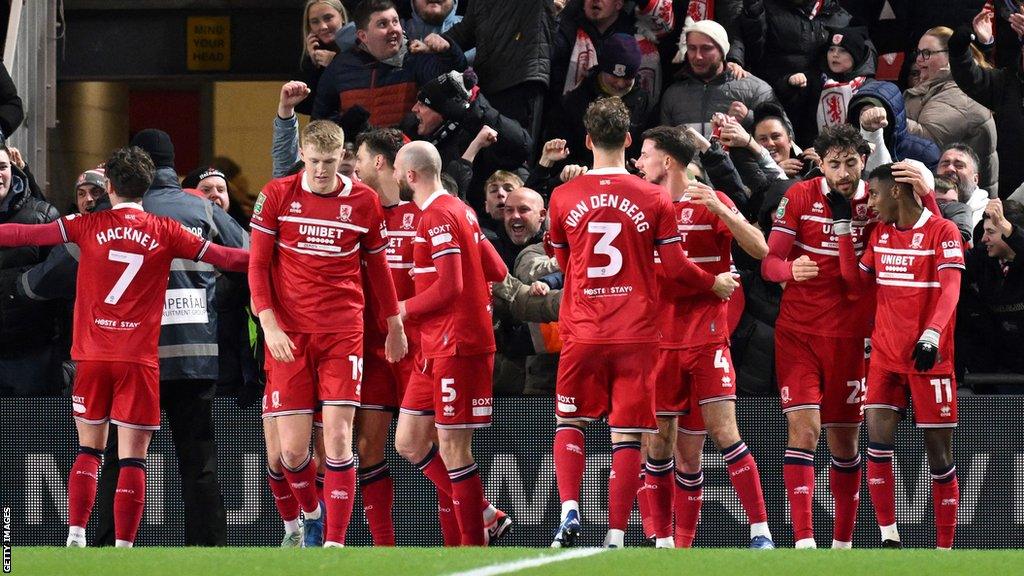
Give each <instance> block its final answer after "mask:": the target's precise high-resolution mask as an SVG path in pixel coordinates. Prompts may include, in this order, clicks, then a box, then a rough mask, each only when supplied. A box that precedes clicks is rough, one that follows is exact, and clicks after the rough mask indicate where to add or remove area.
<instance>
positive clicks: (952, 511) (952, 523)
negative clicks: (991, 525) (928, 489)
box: [932, 465, 960, 548]
mask: <svg viewBox="0 0 1024 576" xmlns="http://www.w3.org/2000/svg"><path fill="white" fill-rule="evenodd" d="M932 505H933V506H934V507H935V546H936V547H937V548H952V547H953V537H954V535H955V534H956V511H957V508H959V506H960V484H959V483H958V482H957V479H956V466H953V465H950V466H949V467H948V468H943V469H940V470H932Z"/></svg>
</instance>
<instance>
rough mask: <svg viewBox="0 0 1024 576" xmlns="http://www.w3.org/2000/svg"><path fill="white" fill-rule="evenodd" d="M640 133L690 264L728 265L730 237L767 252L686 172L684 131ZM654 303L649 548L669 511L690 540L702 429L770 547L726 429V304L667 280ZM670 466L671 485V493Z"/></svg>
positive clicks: (754, 482)
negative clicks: (657, 308) (657, 346)
mask: <svg viewBox="0 0 1024 576" xmlns="http://www.w3.org/2000/svg"><path fill="white" fill-rule="evenodd" d="M643 138H644V142H643V148H642V150H641V152H640V158H639V159H637V163H636V166H637V168H638V169H639V170H640V171H641V172H642V173H643V178H644V179H645V180H647V181H648V182H651V183H653V184H658V185H660V186H663V187H665V188H666V189H667V190H668V191H669V194H670V195H671V198H672V206H673V209H674V210H675V216H676V222H677V228H678V230H679V236H680V238H682V247H683V251H684V252H686V255H687V257H688V258H689V259H690V260H691V261H693V262H694V263H696V264H697V265H698V266H700V267H701V268H702V269H704V270H705V271H707V272H708V273H710V274H721V273H726V272H729V271H730V269H731V267H732V255H731V252H730V251H731V248H732V241H733V238H735V239H736V242H737V244H738V245H739V246H740V248H742V249H743V250H744V251H746V252H747V253H748V254H750V255H751V256H753V257H754V258H763V257H764V255H765V254H767V253H768V245H767V244H766V243H765V240H764V234H763V233H762V232H761V231H760V230H759V229H758V228H757V227H755V226H753V225H752V224H750V223H749V222H747V221H746V220H745V219H744V218H743V216H741V215H740V213H739V210H737V209H736V206H734V205H733V203H732V200H730V199H729V197H728V196H726V195H725V194H723V193H721V192H716V191H715V190H712V189H711V188H710V187H708V186H705V185H703V184H701V183H700V182H696V181H692V180H690V178H689V177H688V176H687V174H686V167H687V165H689V163H690V161H691V160H692V159H693V156H694V153H695V152H696V148H695V146H694V144H693V141H692V140H691V139H690V137H689V136H688V135H687V134H686V132H685V131H684V130H682V129H681V128H674V127H667V126H659V127H657V128H652V129H650V130H648V131H646V132H644V134H643ZM661 306H662V309H661V313H660V314H658V318H659V322H658V326H659V328H660V329H661V350H660V352H659V354H658V363H657V366H656V368H655V372H656V376H655V382H656V384H655V387H656V396H657V402H656V406H655V408H656V413H657V416H658V433H657V434H650V435H648V436H647V437H646V438H645V439H646V441H647V465H646V470H645V476H646V484H645V488H646V489H645V490H644V491H642V492H641V493H640V494H641V497H642V498H648V499H649V500H648V503H649V504H650V505H649V506H648V507H647V508H648V509H649V510H650V513H651V517H652V519H653V521H654V532H655V534H654V535H655V537H656V538H657V540H656V543H655V545H656V546H662V547H667V546H668V545H669V544H670V543H672V540H673V539H672V517H673V509H674V511H675V524H676V528H675V544H676V545H677V546H680V547H684V548H689V547H690V546H691V545H692V544H693V537H694V534H695V533H696V529H697V520H698V518H699V517H700V507H701V500H702V489H701V485H702V482H703V472H702V471H701V463H700V460H701V454H702V452H703V448H704V439H705V436H707V435H708V434H709V433H710V435H711V440H712V441H713V442H714V443H715V445H716V446H718V448H719V449H720V450H721V452H722V457H723V458H725V461H726V465H727V468H728V470H729V479H730V480H731V481H732V484H733V487H734V488H735V489H736V494H737V496H739V499H740V502H742V504H743V508H744V510H746V512H747V517H748V519H749V520H750V546H751V547H752V548H773V547H774V543H773V542H772V537H771V531H770V530H769V529H768V516H767V514H766V512H765V506H764V494H763V493H762V491H761V476H760V473H759V472H758V469H757V463H756V462H755V461H754V457H753V456H752V455H751V454H750V450H749V449H748V448H747V445H746V444H745V443H744V442H743V440H742V439H741V438H740V433H739V430H738V429H737V427H736V403H735V400H736V372H735V371H734V370H733V367H732V366H733V364H732V356H731V355H730V354H729V327H728V321H727V313H728V303H727V302H726V301H725V300H722V299H721V298H719V297H718V296H716V295H715V294H713V293H711V292H703V293H701V292H697V291H694V290H682V291H681V290H679V289H678V288H677V287H675V286H671V285H669V286H665V287H664V288H663V289H662V293H661ZM687 404H689V410H688V411H687V410H685V409H686V408H687ZM677 432H678V434H677ZM677 437H678V439H677ZM673 454H674V455H675V457H676V461H675V465H674V466H673V461H672V457H673ZM673 468H675V477H676V482H675V485H676V487H677V488H678V490H673V483H672V476H671V473H672V471H673ZM673 500H674V501H675V504H674V505H673Z"/></svg>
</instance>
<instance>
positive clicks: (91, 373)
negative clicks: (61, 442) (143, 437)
mask: <svg viewBox="0 0 1024 576" xmlns="http://www.w3.org/2000/svg"><path fill="white" fill-rule="evenodd" d="M71 408H72V412H73V413H74V417H75V420H78V421H80V422H84V423H86V424H103V423H104V422H107V421H108V420H109V421H110V422H111V423H113V424H116V425H118V426H124V427H125V428H136V429H139V430H159V429H160V369H159V368H157V367H156V366H147V365H145V364H138V363H135V362H104V361H100V360H82V361H80V362H78V368H77V370H76V372H75V385H74V387H73V392H72V395H71Z"/></svg>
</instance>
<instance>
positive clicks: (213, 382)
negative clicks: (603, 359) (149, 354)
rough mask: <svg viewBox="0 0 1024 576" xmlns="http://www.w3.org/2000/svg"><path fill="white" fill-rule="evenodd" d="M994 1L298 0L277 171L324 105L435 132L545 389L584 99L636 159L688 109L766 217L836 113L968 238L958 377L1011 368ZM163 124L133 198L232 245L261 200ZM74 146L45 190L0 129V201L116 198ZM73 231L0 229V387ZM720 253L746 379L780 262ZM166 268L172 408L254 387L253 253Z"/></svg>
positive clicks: (722, 174) (1009, 212)
mask: <svg viewBox="0 0 1024 576" xmlns="http://www.w3.org/2000/svg"><path fill="white" fill-rule="evenodd" d="M926 4H927V6H925V5H926ZM994 4H995V5H994V6H993V3H991V2H990V3H985V2H983V1H982V0H963V1H957V2H952V1H950V2H943V1H940V0H936V1H933V2H927V3H926V2H915V1H906V2H888V1H886V2H874V1H865V2H861V1H844V0H517V1H512V2H509V1H495V0H462V1H461V2H459V1H457V0H394V1H392V0H362V1H348V0H345V1H340V0H308V1H306V2H305V3H304V6H303V5H299V6H297V7H296V14H297V16H298V14H299V12H300V11H301V16H302V38H301V58H300V59H298V61H297V62H296V70H295V75H294V76H293V80H291V81H289V82H287V83H285V84H284V85H283V86H282V88H281V94H280V102H279V106H278V108H277V114H276V116H275V117H273V118H272V119H271V118H270V112H269V111H268V118H267V120H268V123H269V122H271V121H272V122H273V128H274V141H273V143H272V149H271V155H272V161H273V166H274V169H273V174H274V176H275V177H277V176H282V175H284V174H288V173H291V172H292V171H294V170H295V168H296V162H297V160H298V138H297V133H298V126H299V122H298V118H297V115H310V116H311V118H313V119H320V118H325V119H331V120H334V121H335V122H337V123H339V124H340V125H341V126H342V127H343V128H344V129H345V134H346V141H349V142H353V143H354V142H355V140H356V137H357V136H358V135H359V134H360V133H362V132H364V131H366V130H368V129H370V128H377V127H386V126H394V127H398V128H399V129H401V131H402V132H403V133H404V136H405V137H406V138H408V139H410V140H416V139H421V140H427V141H430V142H432V143H433V144H435V145H436V146H437V147H438V149H439V151H440V152H441V156H442V159H443V162H444V175H445V177H444V182H445V186H446V187H447V188H448V189H449V191H450V192H451V193H453V194H456V195H458V196H459V197H461V198H462V199H463V200H465V201H466V202H467V203H468V204H469V205H470V206H472V207H473V208H474V209H475V210H476V211H477V213H478V214H479V215H480V222H481V227H482V229H483V230H484V233H485V234H486V235H487V236H488V238H489V239H490V240H491V241H492V242H493V243H494V245H495V246H496V247H497V248H498V250H499V252H500V254H501V256H502V258H503V259H504V260H505V263H506V264H507V265H508V268H509V270H510V274H509V276H508V277H507V278H506V279H505V281H504V282H501V283H498V284H496V285H495V286H494V289H493V295H494V310H495V314H494V322H495V331H496V334H497V335H498V342H499V357H498V360H497V361H496V364H495V372H496V379H495V391H496V393H498V394H522V393H525V394H551V393H552V390H553V388H554V375H555V373H556V367H557V362H558V352H559V350H560V348H561V341H560V339H559V337H558V324H557V320H558V310H559V304H560V297H561V287H562V274H561V272H560V271H559V269H558V265H557V262H556V261H555V260H554V258H553V257H551V255H550V254H548V253H547V252H546V251H545V242H544V237H545V231H546V210H545V206H546V204H547V200H548V199H549V198H550V195H551V193H552V191H553V190H554V188H555V187H556V186H558V185H559V184H561V183H563V182H566V181H568V180H569V179H571V178H573V177H574V176H576V175H579V174H583V173H585V172H586V171H587V170H588V165H589V164H590V163H591V162H592V155H591V153H590V151H589V149H588V146H587V142H586V137H585V131H584V129H583V124H582V118H583V113H584V111H585V110H586V108H587V106H588V105H589V104H590V103H592V102H594V101H596V100H598V99H600V98H604V97H607V96H617V97H619V98H621V99H622V100H623V102H624V103H625V104H626V106H627V108H628V109H629V111H630V115H631V130H630V132H631V135H632V146H631V147H630V148H629V150H628V157H629V158H630V159H636V158H638V157H639V153H640V145H641V144H642V138H641V134H643V133H644V131H646V130H648V129H650V128H654V127H657V126H672V127H682V128H684V129H686V131H687V133H688V134H689V136H690V138H692V139H693V141H694V143H695V144H696V147H697V150H698V155H697V157H696V158H695V159H694V162H693V163H692V164H691V165H690V167H689V174H690V175H691V176H692V177H694V178H697V179H700V180H702V181H704V182H706V183H708V184H710V185H711V186H713V187H714V188H715V189H717V190H720V191H722V192H723V193H725V194H726V195H727V196H728V197H729V199H730V200H732V202H733V203H734V204H735V205H736V206H737V208H738V209H739V210H740V212H741V213H742V215H743V216H744V217H745V218H746V219H747V221H749V222H751V223H753V224H755V225H756V226H759V227H760V229H761V231H762V232H763V233H764V234H765V235H766V236H767V233H768V231H769V226H770V222H771V216H772V214H773V213H774V211H775V209H776V206H777V205H778V203H779V200H780V198H781V197H782V196H783V194H784V193H785V191H786V190H787V189H788V188H789V186H791V185H792V184H793V183H795V182H798V181H800V180H803V179H806V178H809V177H813V176H815V175H818V174H819V163H820V159H819V156H818V152H820V151H815V150H814V148H813V146H812V144H813V142H814V139H815V137H816V136H817V134H818V132H819V130H821V129H822V128H825V127H828V126H833V125H836V124H844V123H845V124H852V125H853V126H855V127H856V128H858V129H859V130H860V131H861V133H862V134H863V135H864V137H865V138H866V140H867V141H868V142H870V143H871V146H872V148H871V150H870V151H869V155H868V161H867V167H868V169H870V168H871V167H873V166H878V165H881V164H885V163H888V162H893V161H904V160H906V161H910V164H908V165H910V166H914V167H915V170H917V171H918V172H919V174H918V175H917V176H916V177H915V181H919V182H921V184H920V185H921V186H923V187H925V188H927V189H931V190H935V191H936V198H937V200H938V202H939V205H940V208H941V211H942V215H943V216H944V217H946V218H948V219H950V220H952V221H954V222H955V223H956V224H957V226H958V228H959V229H960V230H961V233H962V235H963V237H964V239H965V241H966V242H967V243H968V244H969V248H968V250H967V261H968V270H967V274H965V275H964V277H963V289H962V292H961V294H962V295H961V301H960V306H959V314H958V319H957V355H958V358H957V369H958V374H957V375H958V377H959V378H960V379H961V384H963V382H968V383H970V382H972V379H971V377H970V375H983V374H991V373H1016V374H1021V373H1024V364H1022V359H1024V338H1022V337H1021V330H1022V329H1024V275H1022V273H1021V271H1020V270H1019V268H1020V266H1018V264H1017V261H1016V260H1015V256H1016V254H1017V253H1019V251H1020V250H1024V231H1022V230H1024V228H1022V226H1024V206H1022V205H1021V201H1024V162H1021V161H1019V159H1018V158H1017V156H1019V154H1020V152H1019V148H1020V147H1019V146H1018V144H1019V142H1018V140H1019V139H1020V138H1022V136H1021V135H1022V134H1024V88H1022V84H1021V82H1020V78H1021V77H1022V76H1021V75H1022V74H1024V69H1022V57H1021V51H1020V46H1021V45H1022V44H1024V8H1021V9H1018V10H1017V11H1016V12H1013V11H1011V10H1010V8H1009V7H1008V5H1004V4H1006V3H1003V2H996V3H994ZM925 25H927V27H925ZM297 44H298V43H297ZM22 110H23V103H22V101H21V99H20V98H19V97H18V94H17V90H16V87H15V86H14V85H13V82H12V81H11V78H10V76H9V75H8V74H7V72H6V70H4V71H3V74H2V75H0V137H3V138H6V137H9V136H10V135H11V134H12V133H13V132H14V131H15V130H16V129H17V128H18V126H19V124H20V123H21V122H22V120H23V117H24V114H23V111H22ZM197 121H198V119H197ZM161 134H162V133H159V134H157V133H153V132H144V133H140V134H139V135H135V138H137V139H138V138H141V139H142V140H141V141H140V142H141V143H143V144H145V145H148V146H149V148H152V149H153V150H154V152H155V155H154V156H153V158H154V160H155V161H156V164H157V165H158V166H164V167H163V168H161V169H160V171H158V178H157V182H155V183H154V189H153V190H151V192H150V193H149V194H148V195H147V197H146V200H147V209H150V208H152V209H153V210H157V211H160V210H163V211H164V212H161V213H165V212H166V213H168V214H171V215H172V216H175V217H177V218H179V219H181V220H182V221H183V222H186V225H187V226H189V227H193V228H197V229H201V231H202V232H201V233H203V234H204V235H208V236H213V237H216V238H218V239H219V241H222V242H224V243H226V244H229V245H233V246H234V245H243V244H244V243H245V242H246V234H245V229H246V228H247V227H248V219H249V215H250V213H251V210H252V205H251V200H249V201H247V200H246V199H245V197H244V195H239V194H237V193H236V191H235V190H234V188H235V187H236V184H234V183H233V178H234V173H235V172H237V166H234V167H233V168H232V167H227V166H225V165H222V164H218V163H217V162H214V161H213V160H212V159H211V160H210V162H209V163H207V164H204V165H201V166H198V167H196V168H195V170H193V171H191V172H190V173H189V174H187V175H186V176H185V178H184V180H183V181H181V183H180V184H179V176H178V175H177V174H175V173H174V171H173V170H172V169H170V168H169V167H167V166H168V165H167V162H166V155H167V154H168V153H170V154H173V145H172V144H171V143H170V142H169V141H164V139H165V138H166V135H165V134H163V135H162V136H161ZM149 148H147V149H149ZM168 150H170V152H168ZM154 152H151V154H154ZM866 152H867V151H866ZM356 161H357V160H356V150H355V147H350V149H349V151H348V153H347V155H346V159H345V162H344V163H343V165H342V171H343V172H345V173H346V174H347V175H351V173H352V171H353V167H354V166H355V163H356ZM77 168H78V169H81V170H83V171H82V173H81V176H80V177H79V178H78V179H77V181H76V183H75V200H76V201H75V204H74V206H70V207H63V206H58V207H55V206H53V205H51V204H50V203H48V202H47V194H46V191H44V190H42V189H40V187H39V186H38V184H37V183H36V181H35V178H34V177H33V176H32V173H31V169H30V167H29V166H27V165H26V164H25V162H24V161H23V159H22V156H21V154H20V153H19V151H18V150H17V149H15V148H11V147H8V146H6V145H5V146H4V147H3V148H2V149H0V222H3V223H5V222H18V223H32V222H48V221H52V220H54V219H55V218H56V217H57V215H58V213H59V211H78V212H82V213H87V212H92V211H95V210H103V209H106V208H108V207H109V202H107V200H106V198H105V185H106V182H105V178H104V174H103V169H102V167H91V166H81V167H77ZM633 169H634V170H635V167H634V168H633ZM195 197H198V198H195ZM161 203H163V204H165V207H163V208H161V207H160V206H159V205H160V204H161ZM166 206H170V208H167V207H166ZM179 211H184V212H182V213H181V214H178V212H179ZM185 212H188V214H185ZM189 218H193V219H194V220H195V222H192V223H189V222H188V219H189ZM75 250H76V249H75V247H74V246H71V245H68V246H60V247H57V248H55V249H53V250H39V249H29V248H18V249H14V248H10V249H4V250H2V251H0V394H2V395H22V396H32V395H59V394H62V393H67V390H68V389H69V382H70V378H71V377H72V375H73V373H74V367H73V365H72V363H70V362H69V361H68V356H69V355H68V349H69V346H70V325H71V324H70V318H69V314H70V310H71V308H70V302H71V300H72V299H73V294H74V290H73V287H74V270H75V268H76V266H77V261H76V259H75V258H76V252H75ZM734 263H735V268H736V271H737V274H738V276H739V277H740V278H741V281H742V285H743V295H742V296H743V297H742V298H735V299H734V300H736V302H734V303H733V307H734V308H736V310H735V318H736V319H737V322H736V323H735V329H734V331H733V339H732V347H733V357H734V359H735V363H736V367H737V371H738V374H739V388H740V390H741V391H742V392H743V393H746V394H774V393H776V386H775V382H774V379H775V376H774V369H773V365H774V358H773V344H772V342H773V324H774V320H775V316H776V315H777V313H778V306H779V299H780V295H781V290H782V287H781V286H779V285H777V284H775V283H772V282H769V281H767V280H765V279H764V278H762V277H761V275H760V271H759V270H760V266H759V263H758V261H757V260H756V259H755V258H754V257H753V256H750V255H748V254H746V253H745V252H744V251H742V250H739V249H736V250H734ZM172 270H173V272H172V274H173V275H174V277H172V284H173V285H172V286H171V288H172V289H188V290H200V291H202V292H203V299H204V301H205V304H206V305H205V307H204V308H203V312H204V314H205V315H204V316H203V318H204V322H205V324H203V325H201V326H197V325H190V324H184V325H180V324H179V325H175V324H173V323H170V322H169V323H168V326H167V328H166V330H165V332H167V334H166V335H165V337H164V338H163V339H162V340H161V359H162V364H163V363H166V364H167V366H166V367H165V366H162V368H163V372H164V376H165V378H164V379H165V380H166V381H167V383H168V388H169V389H170V388H172V387H173V389H174V390H175V392H170V391H169V392H168V393H167V394H166V397H167V398H168V402H169V403H173V402H174V399H175V398H176V395H183V396H185V397H187V398H188V400H187V401H186V402H185V403H184V404H183V406H184V407H185V408H178V410H186V411H187V412H188V414H187V415H188V416H189V417H190V418H200V419H205V418H207V416H204V414H206V413H207V412H205V411H202V412H196V411H195V407H196V406H205V404H201V403H200V404H196V403H195V402H196V401H195V398H207V397H212V395H213V389H214V388H215V387H217V386H219V390H220V393H229V394H232V395H237V396H239V397H240V399H241V400H240V401H241V403H242V404H246V403H248V402H251V401H252V400H253V399H255V398H256V397H257V396H258V395H259V393H260V386H261V378H262V376H261V375H260V373H259V369H258V366H259V365H260V363H259V362H258V358H257V357H258V355H259V354H260V353H261V351H260V346H259V343H258V329H257V327H256V326H255V325H254V323H253V321H252V319H251V318H250V317H249V315H248V313H247V312H246V309H245V307H246V305H247V302H248V297H247V287H246V286H245V279H244V278H239V277H231V276H230V275H216V276H215V275H214V273H213V272H212V271H210V270H198V269H196V270H193V269H183V268H182V267H178V268H174V269H172ZM175 277H177V278H178V279H177V280H175ZM175 282H178V283H181V286H178V285H177V284H175ZM190 326H191V328H190ZM192 329H194V330H195V331H197V332H196V333H194V334H193V333H188V334H186V333H185V332H188V330H192ZM200 333H201V334H200ZM175 334H177V335H175ZM165 340H166V342H165ZM172 340H173V342H172ZM190 362H191V363H193V364H195V366H191V367H189V363H190ZM965 376H966V378H965ZM975 381H980V380H977V379H976V380H975ZM985 390H986V391H987V390H989V389H985ZM999 390H1017V391H1020V389H1019V388H1014V387H1012V386H1010V387H1008V388H1007V387H1001V388H999ZM204 410H205V408H204ZM204 421H205V420H204ZM182 425H183V426H192V425H193V424H188V423H186V424H182ZM173 427H174V426H173V422H172V428H173ZM195 441H196V442H201V441H202V440H201V439H200V440H195ZM111 460H113V461H116V459H111ZM213 491H216V490H213ZM196 494H197V495H195V496H194V497H195V498H199V499H201V498H203V496H202V492H198V493H196ZM199 505H200V506H205V504H199ZM215 508H216V507H215ZM196 538H197V540H196V541H197V542H199V541H215V540H216V539H217V538H219V536H217V535H216V534H214V535H210V536H207V535H199V536H196Z"/></svg>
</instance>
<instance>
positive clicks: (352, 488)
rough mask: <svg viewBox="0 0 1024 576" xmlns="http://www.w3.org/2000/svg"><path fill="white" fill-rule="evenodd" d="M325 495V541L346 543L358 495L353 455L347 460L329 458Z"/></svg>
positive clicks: (325, 478)
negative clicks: (353, 507) (346, 535)
mask: <svg viewBox="0 0 1024 576" xmlns="http://www.w3.org/2000/svg"><path fill="white" fill-rule="evenodd" d="M324 496H326V499H325V502H326V505H327V510H326V512H327V530H326V531H327V533H326V535H325V536H324V542H337V543H338V544H344V543H345V534H346V532H348V523H349V521H350V520H351V519H352V506H353V504H354V503H355V497H356V469H355V462H354V461H353V459H352V457H351V456H349V457H348V458H347V459H345V460H334V459H332V458H327V473H326V474H325V475H324Z"/></svg>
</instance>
